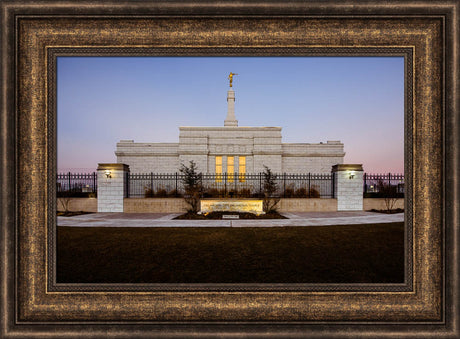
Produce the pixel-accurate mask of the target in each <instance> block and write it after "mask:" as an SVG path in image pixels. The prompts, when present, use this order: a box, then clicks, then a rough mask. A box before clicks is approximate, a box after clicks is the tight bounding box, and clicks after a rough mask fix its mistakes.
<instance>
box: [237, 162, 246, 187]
mask: <svg viewBox="0 0 460 339" xmlns="http://www.w3.org/2000/svg"><path fill="white" fill-rule="evenodd" d="M238 172H239V181H240V182H245V181H246V175H245V174H246V157H240V158H239V162H238Z"/></svg>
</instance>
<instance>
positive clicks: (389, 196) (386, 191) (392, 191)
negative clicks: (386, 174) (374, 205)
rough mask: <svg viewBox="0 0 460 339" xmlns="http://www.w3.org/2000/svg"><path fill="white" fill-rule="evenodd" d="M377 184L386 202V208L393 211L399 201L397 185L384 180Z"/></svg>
mask: <svg viewBox="0 0 460 339" xmlns="http://www.w3.org/2000/svg"><path fill="white" fill-rule="evenodd" d="M377 186H378V190H379V194H380V196H381V197H382V198H383V201H384V203H385V208H386V209H387V211H391V210H392V209H393V207H394V206H395V204H396V202H397V201H398V194H397V187H396V186H393V185H391V184H389V183H386V182H383V181H382V180H380V181H379V183H378V185H377Z"/></svg>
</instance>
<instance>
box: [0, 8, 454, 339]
mask: <svg viewBox="0 0 460 339" xmlns="http://www.w3.org/2000/svg"><path fill="white" fill-rule="evenodd" d="M1 5H2V40H1V44H2V77H1V78H2V99H3V100H2V115H1V119H2V120H1V122H2V124H1V128H2V148H1V155H2V162H3V163H2V169H1V173H2V188H3V189H2V237H1V251H2V257H3V258H4V260H3V261H2V269H1V279H2V280H1V283H2V285H1V286H2V289H1V291H2V292H1V297H2V303H1V307H2V310H1V312H0V313H1V314H2V318H1V319H2V320H1V325H2V327H1V330H2V336H4V337H7V338H9V337H17V336H25V337H31V338H34V337H39V336H47V337H56V338H63V337H72V336H73V337H115V336H119V337H136V338H137V337H139V338H141V337H171V336H179V337H187V336H208V337H237V336H240V337H241V336H247V337H251V336H272V337H283V336H284V337H288V336H296V337H307V336H309V337H324V338H328V337H331V336H335V337H354V338H355V337H376V336H387V337H391V336H395V337H403V336H404V335H409V334H410V335H416V336H417V337H429V336H434V335H435V334H436V335H440V336H441V337H458V336H459V335H460V332H459V314H458V306H459V303H458V300H457V299H458V282H459V276H458V263H459V262H460V261H459V251H458V244H459V242H458V240H459V236H458V221H459V220H458V219H459V217H458V203H459V201H458V192H459V191H458V188H459V185H458V178H457V173H458V170H459V169H458V145H459V139H458V135H459V131H458V127H459V113H458V104H459V95H458V79H459V78H460V76H459V75H460V74H459V72H458V64H459V60H458V55H459V54H458V52H459V47H458V15H459V14H460V13H459V4H458V3H457V2H455V1H446V2H426V3H417V4H411V3H410V2H407V3H406V2H399V1H398V2H394V3H390V4H388V3H385V4H379V3H377V2H376V3H372V2H368V3H358V4H349V3H343V2H327V3H320V4H318V3H306V2H302V3H299V2H280V3H277V2H264V3H262V2H261V3H255V2H249V3H245V4H243V3H241V4H232V3H227V2H216V3H213V4H209V3H201V2H165V3H160V2H133V3H117V2H84V3H81V2H71V1H56V2H49V3H46V5H45V4H41V5H37V3H36V2H33V1H14V2H13V1H3V2H2V3H1ZM152 54H153V55H175V56H177V55H216V56H218V55H284V56H296V55H385V54H387V55H401V56H404V57H405V60H406V70H405V79H406V93H405V97H406V104H405V107H406V119H405V120H406V123H405V168H406V173H405V174H406V177H407V183H408V189H407V191H408V193H407V197H406V203H407V207H406V220H405V222H406V268H405V272H406V279H405V283H404V284H400V285H385V284H382V285H379V284H373V285H361V286H359V285H357V284H355V285H344V284H337V285H328V286H324V285H323V286H321V285H315V286H306V285H302V286H294V284H283V285H279V284H278V285H277V284H273V285H253V286H243V285H239V286H232V285H231V284H229V286H207V285H199V286H197V285H194V286H191V285H192V284H188V285H187V284H184V285H181V286H178V285H174V286H165V285H163V286H149V285H145V286H144V285H111V286H104V285H92V286H88V285H82V284H67V285H63V284H61V285H59V284H56V283H55V282H54V274H53V272H54V269H55V262H54V259H53V258H54V250H55V248H54V246H53V244H54V234H55V227H56V217H55V207H54V206H56V201H55V199H56V198H55V182H54V181H55V179H54V178H55V174H56V114H55V112H56V111H55V109H54V108H55V104H56V103H55V95H54V94H55V88H54V86H55V85H54V84H55V74H54V72H55V63H54V62H55V58H56V57H57V56H60V55H152ZM53 65H54V66H53ZM53 67H54V68H53ZM370 325H371V326H370Z"/></svg>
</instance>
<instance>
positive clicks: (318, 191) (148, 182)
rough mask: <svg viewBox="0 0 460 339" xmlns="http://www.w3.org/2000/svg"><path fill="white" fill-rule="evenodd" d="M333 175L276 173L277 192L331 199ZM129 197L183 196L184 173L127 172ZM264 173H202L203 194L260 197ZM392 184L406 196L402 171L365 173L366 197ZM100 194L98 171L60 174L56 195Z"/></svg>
mask: <svg viewBox="0 0 460 339" xmlns="http://www.w3.org/2000/svg"><path fill="white" fill-rule="evenodd" d="M333 180H334V176H333V175H332V174H330V173H323V174H312V173H309V174H286V173H283V174H276V179H275V182H276V184H277V187H278V190H277V192H276V195H278V196H279V197H283V198H332V197H333V196H334V182H333ZM126 182H127V187H126V188H127V196H128V197H132V198H134V197H138V198H139V197H158V198H160V197H181V196H182V194H183V192H184V188H183V174H181V173H171V174H157V173H143V174H131V173H127V180H126ZM263 182H264V177H263V173H250V174H238V173H222V174H214V173H207V174H203V175H202V183H203V188H204V190H203V197H208V198H212V197H247V198H250V197H259V196H261V195H262V193H263ZM385 187H391V188H392V189H393V190H392V191H393V192H395V194H396V195H397V196H400V197H402V196H404V175H403V174H392V173H387V174H369V173H364V175H363V193H364V196H365V197H379V196H380V195H381V194H382V189H383V188H385ZM96 193H97V173H95V172H93V173H71V172H68V173H59V174H58V175H57V194H58V196H62V195H64V194H65V195H69V194H70V195H71V196H75V197H78V196H82V197H83V196H89V195H93V196H94V195H95V194H96Z"/></svg>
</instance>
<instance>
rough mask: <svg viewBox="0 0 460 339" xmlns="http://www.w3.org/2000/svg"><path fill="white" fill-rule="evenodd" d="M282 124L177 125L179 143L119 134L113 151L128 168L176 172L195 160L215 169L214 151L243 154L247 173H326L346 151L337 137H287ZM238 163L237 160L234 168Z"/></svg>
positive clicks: (205, 168) (203, 168) (202, 167)
mask: <svg viewBox="0 0 460 339" xmlns="http://www.w3.org/2000/svg"><path fill="white" fill-rule="evenodd" d="M281 139H282V138H281V127H179V142H178V143H135V142H134V141H133V140H121V141H120V142H119V143H117V149H116V151H115V155H116V156H117V162H118V163H124V164H127V165H129V167H130V170H131V173H150V172H153V173H175V172H178V171H179V167H180V164H181V163H184V164H186V165H188V164H189V161H190V160H193V161H194V162H195V163H196V164H197V166H198V169H199V170H200V171H202V172H203V173H214V172H215V157H216V156H222V157H223V165H224V166H223V171H224V172H226V158H227V157H228V156H233V157H235V160H237V159H236V158H237V157H239V156H245V157H246V173H259V172H263V170H264V165H267V166H268V167H269V168H270V169H271V170H272V171H273V172H275V173H283V172H285V173H330V170H331V166H332V165H335V164H341V163H342V162H343V157H344V155H345V153H344V151H343V147H344V146H343V144H342V143H340V141H328V142H327V143H315V144H309V143H289V144H283V143H282V140H281ZM237 168H238V163H237V161H235V171H237Z"/></svg>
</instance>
